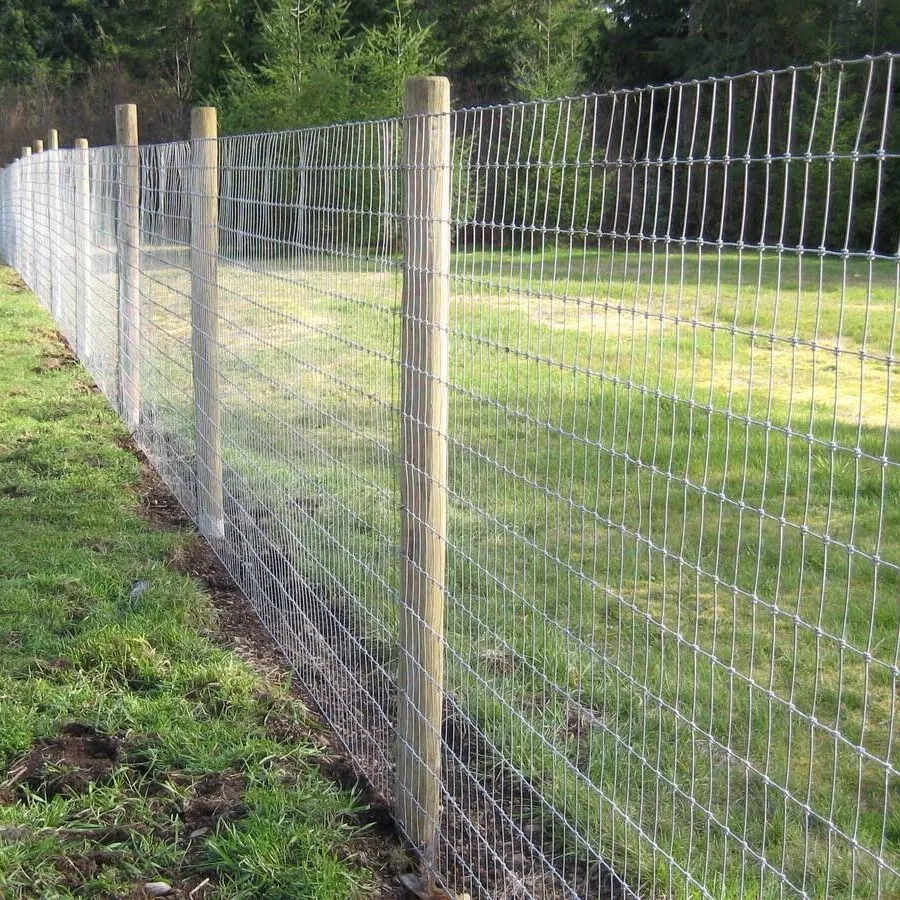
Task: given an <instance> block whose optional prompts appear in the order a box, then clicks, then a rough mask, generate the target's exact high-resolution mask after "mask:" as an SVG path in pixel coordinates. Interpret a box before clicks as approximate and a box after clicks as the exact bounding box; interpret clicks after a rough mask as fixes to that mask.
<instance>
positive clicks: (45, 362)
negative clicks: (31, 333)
mask: <svg viewBox="0 0 900 900" xmlns="http://www.w3.org/2000/svg"><path fill="white" fill-rule="evenodd" d="M51 336H52V339H53V351H52V352H50V353H48V354H46V355H45V356H43V357H42V358H41V362H40V364H39V365H37V366H36V367H35V369H34V371H35V372H36V373H37V374H38V375H43V374H44V373H45V372H57V371H59V370H60V369H65V368H67V367H68V366H74V365H75V363H76V362H77V361H78V360H77V359H76V357H75V353H74V352H73V350H72V347H71V345H70V344H69V342H68V341H67V340H66V338H65V336H64V335H63V334H62V332H59V331H54V332H53V333H52V335H51Z"/></svg>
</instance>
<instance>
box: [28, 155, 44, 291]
mask: <svg viewBox="0 0 900 900" xmlns="http://www.w3.org/2000/svg"><path fill="white" fill-rule="evenodd" d="M31 150H32V155H33V156H35V155H37V156H42V154H43V152H44V142H43V141H42V140H41V139H40V138H36V139H35V140H34V141H33V142H32V144H31ZM31 185H32V187H31V200H32V204H31V225H32V232H31V248H32V253H31V278H32V283H31V289H32V290H33V291H34V292H35V294H37V298H38V300H40V302H41V303H43V304H47V297H46V296H45V295H44V292H43V290H42V289H41V284H40V282H41V281H43V275H44V260H43V256H44V246H43V243H44V226H45V224H46V221H47V198H46V196H44V194H45V192H46V188H47V183H46V179H45V178H44V162H43V159H41V160H34V161H33V162H32V163H31ZM38 235H40V237H38Z"/></svg>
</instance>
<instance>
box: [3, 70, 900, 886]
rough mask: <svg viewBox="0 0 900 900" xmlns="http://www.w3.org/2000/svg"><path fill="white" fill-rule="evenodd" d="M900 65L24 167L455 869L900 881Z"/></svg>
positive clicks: (350, 715) (16, 175)
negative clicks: (899, 710) (899, 81)
mask: <svg viewBox="0 0 900 900" xmlns="http://www.w3.org/2000/svg"><path fill="white" fill-rule="evenodd" d="M897 59H898V57H897V56H896V55H893V54H886V55H884V56H881V57H877V58H866V59H862V60H854V61H849V62H847V61H835V62H832V63H828V64H824V65H815V66H799V67H792V68H790V69H786V70H783V71H779V72H764V73H751V74H748V75H743V76H736V77H723V78H711V79H707V80H703V81H693V82H689V83H688V82H686V83H676V84H670V85H665V86H661V87H652V88H644V89H639V90H630V91H611V92H608V93H605V94H596V95H594V94H592V95H587V96H583V97H577V98H568V99H563V100H553V101H540V102H535V103H520V104H508V105H500V106H492V107H480V108H473V109H463V110H459V111H453V112H449V111H448V110H449V107H448V106H447V105H443V106H435V107H428V108H425V107H422V106H419V105H415V104H414V102H415V100H416V98H419V99H421V97H422V96H423V94H427V93H428V92H429V91H430V92H431V96H432V98H434V96H435V92H436V93H437V94H441V92H446V83H445V82H443V83H442V82H441V80H424V81H421V82H417V84H416V85H415V86H413V87H412V88H411V89H410V91H411V92H410V93H409V94H408V102H409V104H410V105H408V106H407V110H406V112H405V114H404V116H403V117H400V118H392V119H386V120H383V121H376V122H364V123H342V124H336V125H332V126H325V127H321V128H309V129H304V130H300V131H287V132H278V133H263V134H255V135H241V136H224V137H217V136H216V131H215V124H214V119H215V116H214V110H205V111H203V110H198V111H195V113H194V118H193V120H192V134H191V140H189V141H184V142H175V143H170V144H159V145H146V146H139V145H137V136H136V129H137V126H136V123H133V128H132V125H131V124H130V125H129V129H130V132H129V134H130V136H129V138H128V140H124V138H123V137H120V145H119V146H115V147H101V148H92V149H88V147H87V145H86V142H83V143H82V144H80V145H78V146H76V149H74V150H59V149H55V148H54V145H53V140H51V139H48V144H47V146H48V149H47V150H45V151H44V152H42V153H35V154H31V155H29V154H27V153H23V157H22V158H21V159H20V160H18V161H16V162H15V163H13V164H11V165H10V166H8V167H7V168H6V169H4V170H3V172H2V174H0V255H2V256H3V257H4V258H5V259H6V260H7V261H8V262H9V263H10V264H11V265H13V266H14V267H15V268H16V269H17V270H18V271H19V273H20V274H21V276H22V278H23V280H24V281H25V282H26V283H27V284H28V285H29V286H30V287H31V288H33V289H34V290H35V292H36V293H37V295H38V297H39V298H40V299H41V301H42V302H43V303H44V304H45V305H47V306H48V308H50V309H51V311H52V312H53V314H54V316H55V318H56V320H57V322H58V323H59V325H60V328H61V330H62V331H63V332H64V333H65V334H66V335H68V336H69V337H70V338H71V339H72V340H73V341H74V345H75V348H76V350H77V352H78V355H79V357H80V358H81V359H82V360H83V361H84V363H85V365H86V366H87V368H88V369H89V371H90V372H91V373H92V375H93V377H94V378H95V379H96V381H97V383H98V385H99V386H100V387H101V389H102V390H103V391H104V393H105V394H106V396H107V397H108V398H109V400H110V402H111V403H112V404H113V405H114V406H115V407H116V409H117V410H118V411H119V413H120V415H122V417H123V419H124V420H125V421H126V422H127V423H128V424H129V426H130V427H132V428H133V429H134V433H135V438H136V440H137V442H138V444H139V445H140V446H141V447H142V448H143V449H144V450H145V451H146V452H147V454H148V456H149V458H150V459H151V460H152V461H153V463H154V464H155V466H156V467H157V469H158V470H159V471H160V473H161V475H162V476H163V478H164V479H165V481H166V482H167V484H168V485H169V486H170V487H171V488H172V490H173V491H174V492H175V494H176V495H177V497H178V499H179V500H180V501H181V503H182V504H183V505H184V507H185V509H186V510H187V511H188V513H189V514H190V515H191V516H192V517H193V518H194V519H195V520H198V521H199V522H200V526H201V530H202V532H203V533H204V535H206V536H207V537H208V538H209V539H210V541H211V544H212V546H213V547H214V549H215V551H216V552H217V554H218V555H219V556H220V557H221V559H222V560H223V562H224V563H225V565H226V566H227V568H228V570H229V572H230V573H231V574H232V576H233V577H234V578H235V580H236V582H237V583H238V584H239V585H240V587H241V589H242V590H243V591H244V593H245V594H246V595H247V597H248V598H249V599H250V601H251V603H252V604H253V606H254V608H255V609H256V610H257V612H258V614H259V615H260V617H261V619H262V620H263V622H264V623H265V625H266V627H267V628H268V629H269V631H270V633H271V634H272V637H273V639H274V640H275V641H276V642H277V643H278V645H279V646H280V647H281V648H282V650H283V651H284V653H285V655H286V657H287V658H288V659H289V660H290V662H291V663H292V665H293V666H294V667H295V668H296V670H297V672H298V674H299V676H300V677H301V679H302V680H303V682H304V683H305V685H306V687H307V688H308V689H309V691H310V693H311V695H312V696H313V697H314V698H315V700H316V702H317V703H318V704H319V705H320V707H321V709H322V711H323V713H324V714H325V716H326V717H327V718H328V720H329V721H330V723H331V725H332V726H333V727H334V729H335V732H336V733H337V735H338V736H339V737H340V739H341V740H342V741H343V742H344V744H345V746H346V747H347V750H348V752H349V753H350V754H351V756H352V757H353V759H354V762H355V763H356V765H357V767H358V769H359V771H360V772H361V773H362V774H364V775H365V777H366V778H368V779H369V780H370V782H371V783H372V785H373V787H374V788H375V789H376V790H377V791H378V792H380V793H381V794H383V795H384V796H385V797H386V798H387V799H388V800H389V801H390V802H391V803H392V804H394V808H395V811H396V813H397V817H398V820H399V822H400V824H401V826H402V827H403V829H404V832H405V834H406V836H407V837H408V838H409V840H410V842H411V843H412V844H414V845H415V846H416V847H417V849H418V850H419V851H420V853H421V854H422V857H423V860H424V862H425V866H426V869H427V872H428V873H429V874H430V875H433V876H435V877H437V878H438V880H439V881H440V883H441V884H442V885H444V886H445V887H446V888H448V889H449V890H451V891H458V892H463V891H466V892H468V893H470V894H472V895H473V896H479V897H500V898H504V897H534V898H551V897H554V898H555V897H573V898H574V897H582V898H595V897H605V896H633V895H639V896H642V897H660V898H661V897H672V896H698V897H700V896H702V897H737V896H745V895H751V894H752V895H755V896H765V897H770V896H772V897H774V896H779V897H780V896H798V897H824V896H829V897H844V896H846V897H853V896H858V897H870V896H885V897H888V896H894V895H896V894H897V893H898V892H900V819H898V813H897V810H898V809H900V805H898V802H897V801H898V799H900V798H898V792H900V784H898V775H900V767H898V756H897V754H898V750H897V741H895V737H896V734H895V732H896V729H897V724H896V721H895V714H894V710H895V708H896V700H897V690H898V683H900V541H898V540H897V538H896V535H897V534H898V533H900V428H898V423H900V387H898V378H897V371H898V365H900V358H898V355H897V346H898V340H900V121H898V118H897V116H896V110H895V105H896V103H895V98H896V94H897V87H896V83H895V79H896V72H895V69H896V61H897ZM442 102H444V103H445V104H446V102H447V101H446V97H444V98H443V101H442ZM120 115H125V114H124V113H121V114H120ZM29 152H30V151H29ZM445 298H449V316H448V312H447V304H446V302H445ZM122 385H124V387H123V386H122ZM438 738H439V740H438Z"/></svg>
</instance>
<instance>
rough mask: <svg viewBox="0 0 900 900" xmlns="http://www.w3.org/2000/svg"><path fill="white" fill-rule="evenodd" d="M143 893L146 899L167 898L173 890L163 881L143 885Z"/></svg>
mask: <svg viewBox="0 0 900 900" xmlns="http://www.w3.org/2000/svg"><path fill="white" fill-rule="evenodd" d="M144 893H145V894H146V895H147V896H148V897H168V896H170V895H171V894H174V893H175V888H173V887H172V885H171V884H167V883H166V882H165V881H148V882H147V883H146V884H145V885H144Z"/></svg>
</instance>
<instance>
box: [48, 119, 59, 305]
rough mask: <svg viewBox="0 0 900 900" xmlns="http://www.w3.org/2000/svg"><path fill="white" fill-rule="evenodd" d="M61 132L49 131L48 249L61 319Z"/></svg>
mask: <svg viewBox="0 0 900 900" xmlns="http://www.w3.org/2000/svg"><path fill="white" fill-rule="evenodd" d="M58 150H59V132H58V131H57V130H56V129H55V128H51V129H50V130H49V131H48V132H47V151H48V153H49V155H48V157H47V250H48V252H49V254H50V310H51V311H52V313H53V318H54V319H56V321H57V322H59V321H60V318H61V315H62V297H61V294H60V278H59V259H58V257H59V254H58V252H57V249H56V244H57V234H58V230H59V227H60V224H61V223H60V221H59V213H60V203H59V153H57V152H56V151H58Z"/></svg>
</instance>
